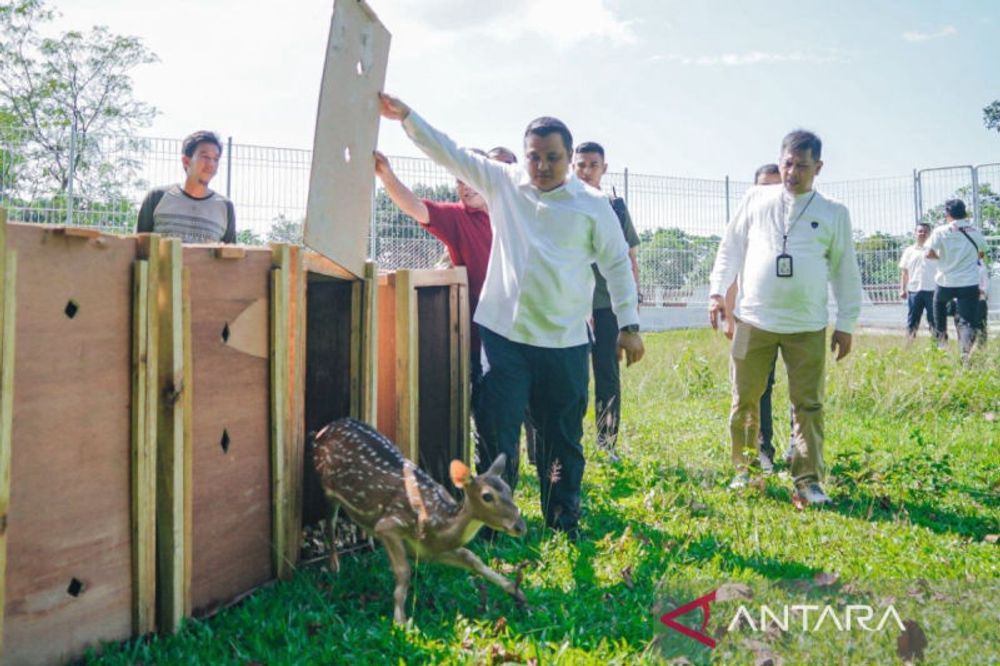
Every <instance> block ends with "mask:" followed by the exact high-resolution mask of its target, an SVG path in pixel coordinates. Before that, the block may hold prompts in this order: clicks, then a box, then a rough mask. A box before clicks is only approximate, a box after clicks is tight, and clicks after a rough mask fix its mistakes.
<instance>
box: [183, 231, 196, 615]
mask: <svg viewBox="0 0 1000 666" xmlns="http://www.w3.org/2000/svg"><path fill="white" fill-rule="evenodd" d="M183 256H184V252H183V249H182V250H181V257H183ZM182 262H183V259H182ZM192 323H193V322H192V317H191V270H190V269H189V268H188V267H187V266H183V267H182V268H181V350H182V353H183V357H184V372H183V377H184V379H183V386H184V388H183V390H182V391H181V409H182V410H183V418H182V419H181V423H182V424H183V437H182V440H183V451H184V457H183V464H182V475H183V479H184V502H183V507H184V576H183V585H184V588H183V594H182V596H183V598H184V615H185V617H186V616H188V615H191V611H192V599H193V596H192V593H191V585H192V580H193V578H194V479H193V468H194V362H193V358H194V343H193V341H192V335H191V326H192Z"/></svg>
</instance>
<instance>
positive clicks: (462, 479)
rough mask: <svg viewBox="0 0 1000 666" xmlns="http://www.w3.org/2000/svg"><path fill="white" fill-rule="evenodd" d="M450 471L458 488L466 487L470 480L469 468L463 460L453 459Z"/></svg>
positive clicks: (452, 480)
mask: <svg viewBox="0 0 1000 666" xmlns="http://www.w3.org/2000/svg"><path fill="white" fill-rule="evenodd" d="M448 471H449V472H450V473H451V482H452V483H454V484H455V487H456V488H464V487H465V484H467V483H468V482H469V468H468V467H467V466H466V465H465V463H463V462H462V461H461V460H452V461H451V467H450V468H449V470H448Z"/></svg>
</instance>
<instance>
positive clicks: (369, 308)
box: [359, 261, 379, 426]
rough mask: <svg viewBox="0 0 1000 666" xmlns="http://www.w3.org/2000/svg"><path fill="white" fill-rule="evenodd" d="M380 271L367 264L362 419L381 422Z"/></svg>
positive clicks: (363, 329) (371, 264)
mask: <svg viewBox="0 0 1000 666" xmlns="http://www.w3.org/2000/svg"><path fill="white" fill-rule="evenodd" d="M377 277H378V269H377V267H376V266H375V263H374V262H371V261H369V262H368V263H367V264H365V280H364V294H363V298H362V305H361V310H362V313H363V323H362V327H361V331H360V336H361V390H360V393H361V408H360V410H359V411H360V413H361V417H360V418H361V420H363V421H365V422H367V423H369V424H371V425H373V426H375V425H376V424H377V423H378V320H379V316H378V280H377Z"/></svg>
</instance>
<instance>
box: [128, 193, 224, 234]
mask: <svg viewBox="0 0 1000 666" xmlns="http://www.w3.org/2000/svg"><path fill="white" fill-rule="evenodd" d="M136 232H138V233H149V232H152V233H157V234H163V235H164V236H168V237H170V238H179V239H180V240H181V241H183V242H185V243H218V242H220V241H221V242H223V243H235V242H236V212H235V210H234V209H233V202H232V201H230V200H229V199H227V198H226V197H224V196H222V195H221V194H219V193H218V192H212V191H211V190H210V191H209V195H208V196H207V197H203V198H200V199H199V198H197V197H193V196H191V195H190V194H188V193H187V192H185V191H184V189H183V188H182V187H181V186H180V185H168V186H166V187H158V188H156V189H153V190H150V192H149V194H147V195H146V198H145V199H144V200H143V202H142V207H141V208H140V209H139V224H138V225H137V227H136Z"/></svg>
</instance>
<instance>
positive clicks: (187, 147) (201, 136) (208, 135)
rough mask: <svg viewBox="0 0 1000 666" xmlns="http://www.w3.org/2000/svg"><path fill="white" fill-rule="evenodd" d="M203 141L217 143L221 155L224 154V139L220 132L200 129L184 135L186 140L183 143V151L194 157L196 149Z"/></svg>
mask: <svg viewBox="0 0 1000 666" xmlns="http://www.w3.org/2000/svg"><path fill="white" fill-rule="evenodd" d="M203 143H211V144H213V145H215V147H216V148H218V149H219V155H222V140H221V139H220V138H219V135H218V134H216V133H215V132H209V131H208V130H198V131H197V132H193V133H192V134H188V135H187V136H186V137H184V142H183V143H181V151H182V152H183V153H184V155H185V156H187V157H194V151H196V150H198V146H199V145H201V144H203Z"/></svg>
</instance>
